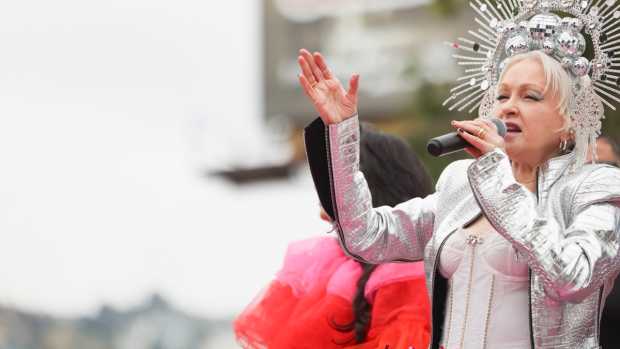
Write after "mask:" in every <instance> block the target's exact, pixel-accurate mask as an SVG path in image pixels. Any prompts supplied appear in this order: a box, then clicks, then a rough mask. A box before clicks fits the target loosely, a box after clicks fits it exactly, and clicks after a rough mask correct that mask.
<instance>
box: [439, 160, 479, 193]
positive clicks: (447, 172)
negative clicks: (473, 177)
mask: <svg viewBox="0 0 620 349" xmlns="http://www.w3.org/2000/svg"><path fill="white" fill-rule="evenodd" d="M473 162H474V160H473V159H467V160H457V161H453V162H451V163H450V164H448V166H446V168H444V170H443V171H442V172H441V175H439V179H438V180H437V188H436V189H437V191H446V190H448V191H449V190H451V189H454V188H460V187H462V186H469V184H468V183H469V182H468V180H467V168H469V166H470V165H471V164H472V163H473Z"/></svg>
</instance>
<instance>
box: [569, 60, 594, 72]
mask: <svg viewBox="0 0 620 349" xmlns="http://www.w3.org/2000/svg"><path fill="white" fill-rule="evenodd" d="M589 69H590V62H589V61H588V59H587V58H585V57H579V58H577V59H576V60H575V61H574V62H573V65H572V67H571V70H572V71H573V74H575V75H577V76H585V75H586V74H588V70H589Z"/></svg>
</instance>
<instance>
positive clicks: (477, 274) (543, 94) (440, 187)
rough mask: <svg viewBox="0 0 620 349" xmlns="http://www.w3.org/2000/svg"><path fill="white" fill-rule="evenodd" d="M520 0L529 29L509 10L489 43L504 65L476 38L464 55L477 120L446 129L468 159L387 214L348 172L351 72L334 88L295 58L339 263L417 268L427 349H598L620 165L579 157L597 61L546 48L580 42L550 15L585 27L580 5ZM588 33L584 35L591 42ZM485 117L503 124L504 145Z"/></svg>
mask: <svg viewBox="0 0 620 349" xmlns="http://www.w3.org/2000/svg"><path fill="white" fill-rule="evenodd" d="M524 3H526V2H524ZM527 3H528V4H529V3H531V4H532V5H531V6H529V5H527V6H528V7H527V8H520V9H519V8H517V10H515V11H516V13H517V16H516V18H517V19H524V20H527V19H529V21H530V22H529V23H527V22H526V23H525V24H522V23H519V24H518V25H514V24H513V25H512V26H511V25H510V23H508V24H505V22H506V23H507V22H508V21H509V20H510V19H509V18H508V16H506V18H503V17H502V19H503V20H504V22H501V23H499V24H498V23H497V22H496V23H495V24H496V26H502V29H501V31H500V29H497V30H498V41H497V42H495V43H494V44H497V45H498V46H499V45H504V44H505V45H506V46H505V48H506V50H505V51H506V52H507V57H501V55H503V52H504V47H500V48H499V49H498V50H495V48H494V47H492V46H490V44H488V43H487V44H486V45H482V48H481V46H480V45H478V46H476V45H473V46H472V47H473V48H472V47H468V48H467V49H468V50H469V51H471V52H474V51H475V52H476V53H478V51H479V50H480V51H481V56H483V57H485V58H482V59H483V60H484V59H487V58H488V61H487V64H486V65H484V66H482V65H481V68H480V69H481V72H482V73H481V76H482V77H473V78H472V84H471V86H473V87H477V86H478V85H476V84H480V85H479V86H481V87H480V89H479V90H481V91H483V93H481V94H479V95H480V96H482V95H484V96H482V97H481V98H483V99H482V101H481V102H480V103H481V115H482V117H481V118H479V119H475V120H465V121H453V123H452V126H453V127H454V128H455V129H456V130H458V131H459V133H460V135H461V136H462V137H463V138H464V139H465V140H466V141H467V142H468V143H469V147H468V148H466V151H467V152H468V153H469V154H471V155H472V156H473V157H474V158H475V159H473V160H462V161H456V162H453V163H452V164H450V165H449V166H448V167H446V169H445V170H444V171H443V173H442V175H441V176H440V178H439V181H438V183H437V186H436V192H435V193H434V194H432V195H429V196H427V197H425V198H415V199H412V200H409V201H406V202H403V203H401V204H399V205H396V206H394V207H388V206H383V207H379V208H373V207H372V205H371V195H370V192H369V190H368V186H367V184H366V180H365V178H364V175H363V174H362V173H361V172H359V160H358V158H359V145H358V141H359V134H358V116H357V112H358V111H357V88H358V82H359V77H358V76H356V75H354V76H353V77H352V78H351V80H350V84H349V89H348V90H345V89H344V88H343V87H342V86H341V84H340V83H339V81H338V80H337V79H336V78H334V76H333V74H332V72H331V71H330V70H329V68H328V67H327V65H326V63H325V61H324V59H323V57H322V56H321V54H320V53H314V54H311V53H310V52H308V51H306V50H301V51H300V56H299V65H300V67H301V74H300V76H299V81H300V84H301V86H302V88H303V90H304V91H305V93H306V94H307V96H308V97H309V99H310V100H311V102H312V103H313V104H314V106H315V108H316V110H317V112H318V113H319V115H320V119H317V120H316V121H315V122H313V123H312V124H310V125H309V126H308V127H307V129H306V134H305V137H306V147H307V151H308V159H309V162H310V165H311V170H312V175H313V178H314V180H315V185H316V187H317V191H318V193H319V197H320V199H321V202H322V204H323V207H325V208H326V210H327V213H328V214H329V215H330V216H331V217H333V219H334V220H335V221H336V222H337V227H338V233H339V237H340V239H341V241H342V246H343V248H344V249H345V251H346V252H347V253H348V254H350V255H351V256H354V257H355V258H357V259H359V260H362V261H365V262H368V263H384V262H388V261H419V260H424V263H425V269H426V279H427V286H428V288H429V292H430V295H431V306H432V311H431V312H432V339H431V344H430V347H431V348H433V349H438V348H446V349H463V348H468V349H469V348H476V349H478V348H492V349H495V348H501V349H526V348H527V349H530V348H535V349H542V348H549V349H551V348H553V349H558V348H566V349H568V348H571V349H575V348H580V349H594V348H599V345H600V344H599V319H600V314H601V311H602V309H603V307H604V304H605V298H606V296H607V294H608V293H609V291H610V288H611V286H612V285H613V281H614V278H615V277H616V275H617V274H618V271H619V270H620V254H619V251H620V239H619V234H620V231H619V229H620V228H619V227H620V207H619V206H620V170H618V169H617V168H614V167H612V166H609V165H603V164H585V153H586V151H587V149H588V146H589V145H590V144H592V143H593V140H594V139H595V135H596V133H597V132H598V129H600V118H601V117H602V112H600V111H601V110H602V107H601V102H602V101H601V99H600V97H599V96H598V95H597V94H596V93H598V92H599V89H598V86H599V85H598V83H599V81H600V80H601V76H600V72H601V71H600V70H596V69H607V67H609V65H607V66H604V67H599V66H598V65H596V66H595V65H594V63H593V65H592V68H588V69H586V70H585V71H584V70H583V69H581V68H582V64H581V63H583V59H585V58H583V57H580V54H581V53H582V52H583V51H582V52H581V53H580V52H578V51H579V50H577V51H570V52H568V51H567V46H557V47H556V46H553V47H551V44H547V43H548V42H552V43H557V45H561V44H562V43H564V42H565V41H562V40H563V39H561V38H560V39H558V38H557V37H555V36H561V35H564V34H562V33H565V32H566V33H568V31H569V30H572V31H571V32H570V33H569V34H570V35H574V36H575V35H581V34H579V30H580V28H581V27H583V23H581V22H576V21H574V18H570V19H560V18H559V17H558V16H557V15H555V14H551V13H549V12H548V11H549V10H550V9H551V10H556V9H559V7H560V6H564V7H562V8H561V9H562V11H564V12H567V13H571V14H574V15H575V16H578V18H579V20H580V21H586V20H590V19H589V18H591V17H587V18H586V17H584V16H582V12H580V11H581V10H579V11H578V9H580V7H579V8H578V7H577V6H580V5H578V4H577V3H573V2H571V1H562V2H559V1H558V2H550V3H553V4H554V5H553V6H556V7H558V8H555V7H551V8H550V7H549V6H550V5H548V4H547V5H546V6H543V5H540V6H539V5H537V4H538V2H536V1H530V2H527ZM505 4H506V8H510V6H512V4H513V3H512V2H505ZM523 6H526V5H523ZM481 11H486V12H482V13H486V14H490V13H491V12H490V11H489V9H488V8H487V7H484V10H482V7H481ZM536 11H538V12H536ZM584 12H585V8H584ZM603 12H604V11H603V10H601V13H602V14H601V16H603V15H604V13H603ZM494 13H495V12H494ZM537 13H539V15H540V14H542V15H544V16H546V18H545V22H544V25H545V26H550V27H551V28H552V29H549V30H547V31H545V32H544V34H545V35H546V34H549V37H545V36H544V35H543V36H541V35H539V34H540V33H541V31H539V30H530V29H531V28H535V29H536V28H538V24H539V22H540V17H537V15H536V14H537ZM597 14H598V12H597ZM532 16H533V17H532ZM619 17H620V16H619ZM485 18H487V20H489V18H488V17H485ZM603 20H604V19H601V22H603ZM549 23H551V24H553V23H555V24H556V26H555V27H554V26H553V25H551V24H549ZM580 24H581V26H580ZM545 28H547V27H545ZM578 29H579V30H578ZM603 29H605V28H604V27H603ZM603 29H601V30H603ZM596 30H598V29H596ZM596 30H595V29H589V31H588V33H590V34H591V35H592V37H594V38H596V40H594V41H593V42H594V43H595V44H596V45H598V44H599V43H600V41H603V40H602V39H600V37H602V35H601V32H600V31H596ZM517 35H520V36H521V37H517ZM526 35H527V37H525V36H526ZM554 35H555V36H554ZM504 36H506V37H504ZM514 38H516V39H514ZM512 39H514V40H512ZM521 39H523V40H526V41H525V44H521V43H520V42H519V41H518V40H521ZM547 39H549V40H550V41H545V40H547ZM488 40H491V39H488ZM515 40H516V41H517V43H516V44H515ZM553 40H555V41H553ZM472 42H473V41H472ZM485 46H487V47H486V48H485ZM455 47H456V45H455ZM550 48H551V49H550ZM569 48H570V47H569ZM595 48H598V46H597V47H595ZM485 50H487V51H486V52H488V53H485ZM562 50H564V51H562ZM595 51H596V55H597V56H596V57H595V58H593V59H592V60H593V62H594V61H595V60H599V59H601V60H602V59H603V58H601V57H602V55H604V54H605V53H604V51H605V50H598V49H597V50H595ZM571 52H572V53H571ZM568 53H571V55H569V54H568ZM558 57H560V58H561V59H558ZM582 58H583V59H582ZM504 59H505V60H504ZM501 61H503V63H502V64H499V63H500V62H501ZM586 62H587V59H586ZM573 63H574V64H573ZM485 69H487V70H485ZM610 71H611V70H610ZM487 72H488V75H484V74H483V73H485V74H486V73H487ZM495 72H497V75H494V74H495ZM588 74H589V75H591V76H592V77H591V78H590V77H589V76H588ZM483 78H484V79H485V80H483V81H482V82H481V80H479V79H483ZM465 85H468V82H466V83H465ZM465 88H468V86H466V87H465ZM457 96H458V95H457V94H456V93H455V94H454V95H453V96H451V97H450V99H453V102H454V99H455V98H457ZM456 104H458V103H456ZM470 105H471V104H470ZM485 108H488V110H485ZM490 115H493V116H495V117H498V118H500V119H501V120H502V121H504V122H505V124H506V127H507V131H508V132H507V134H506V136H505V138H502V137H500V136H499V135H498V132H497V130H496V127H495V126H494V124H493V123H491V122H490V121H488V117H489V116H490ZM592 118H594V120H595V121H599V123H598V124H596V123H594V122H589V121H588V120H592ZM584 120H585V121H584ZM586 121H588V122H586ZM597 127H598V129H597Z"/></svg>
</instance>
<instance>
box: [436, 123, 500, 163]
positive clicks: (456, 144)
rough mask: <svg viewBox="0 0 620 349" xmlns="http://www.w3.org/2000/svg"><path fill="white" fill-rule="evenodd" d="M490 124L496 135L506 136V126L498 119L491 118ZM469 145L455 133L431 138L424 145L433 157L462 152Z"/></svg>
mask: <svg viewBox="0 0 620 349" xmlns="http://www.w3.org/2000/svg"><path fill="white" fill-rule="evenodd" d="M491 122H493V124H495V127H497V133H498V134H499V135H500V136H502V137H504V136H505V135H506V124H504V122H503V121H502V120H500V119H497V118H493V119H491ZM467 146H470V144H469V143H468V142H467V141H466V140H464V139H463V138H462V137H461V135H459V134H458V133H457V132H450V133H447V134H445V135H442V136H439V137H435V138H432V139H431V140H430V141H428V143H427V144H426V150H427V151H428V152H429V153H430V154H431V155H433V156H444V155H447V154H452V153H454V152H457V151H459V150H463V149H464V148H465V147H467Z"/></svg>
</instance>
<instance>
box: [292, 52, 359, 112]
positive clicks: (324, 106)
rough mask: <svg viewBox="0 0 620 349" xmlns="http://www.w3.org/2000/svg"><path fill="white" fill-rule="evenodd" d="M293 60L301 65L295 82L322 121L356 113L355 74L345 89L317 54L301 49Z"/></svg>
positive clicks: (357, 76) (356, 78)
mask: <svg viewBox="0 0 620 349" xmlns="http://www.w3.org/2000/svg"><path fill="white" fill-rule="evenodd" d="M297 61H298V63H299V67H300V68H301V74H299V83H300V84H301V87H302V88H303V90H304V92H305V93H306V95H307V96H308V97H309V98H310V101H311V102H312V104H313V105H314V108H315V109H316V111H317V112H318V113H319V115H320V117H321V119H322V120H323V122H324V123H326V124H333V123H338V122H340V121H342V120H344V119H347V118H349V117H351V116H353V115H355V114H357V87H358V84H359V75H357V74H354V75H353V76H352V77H351V80H350V81H349V91H346V90H345V89H344V87H343V86H342V84H341V83H340V81H339V80H338V79H336V77H335V76H334V75H333V74H332V72H331V71H330V70H329V68H327V65H326V64H325V60H324V59H323V56H322V55H321V54H320V53H318V52H315V53H314V54H310V52H308V50H306V49H301V50H299V57H298V58H297Z"/></svg>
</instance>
